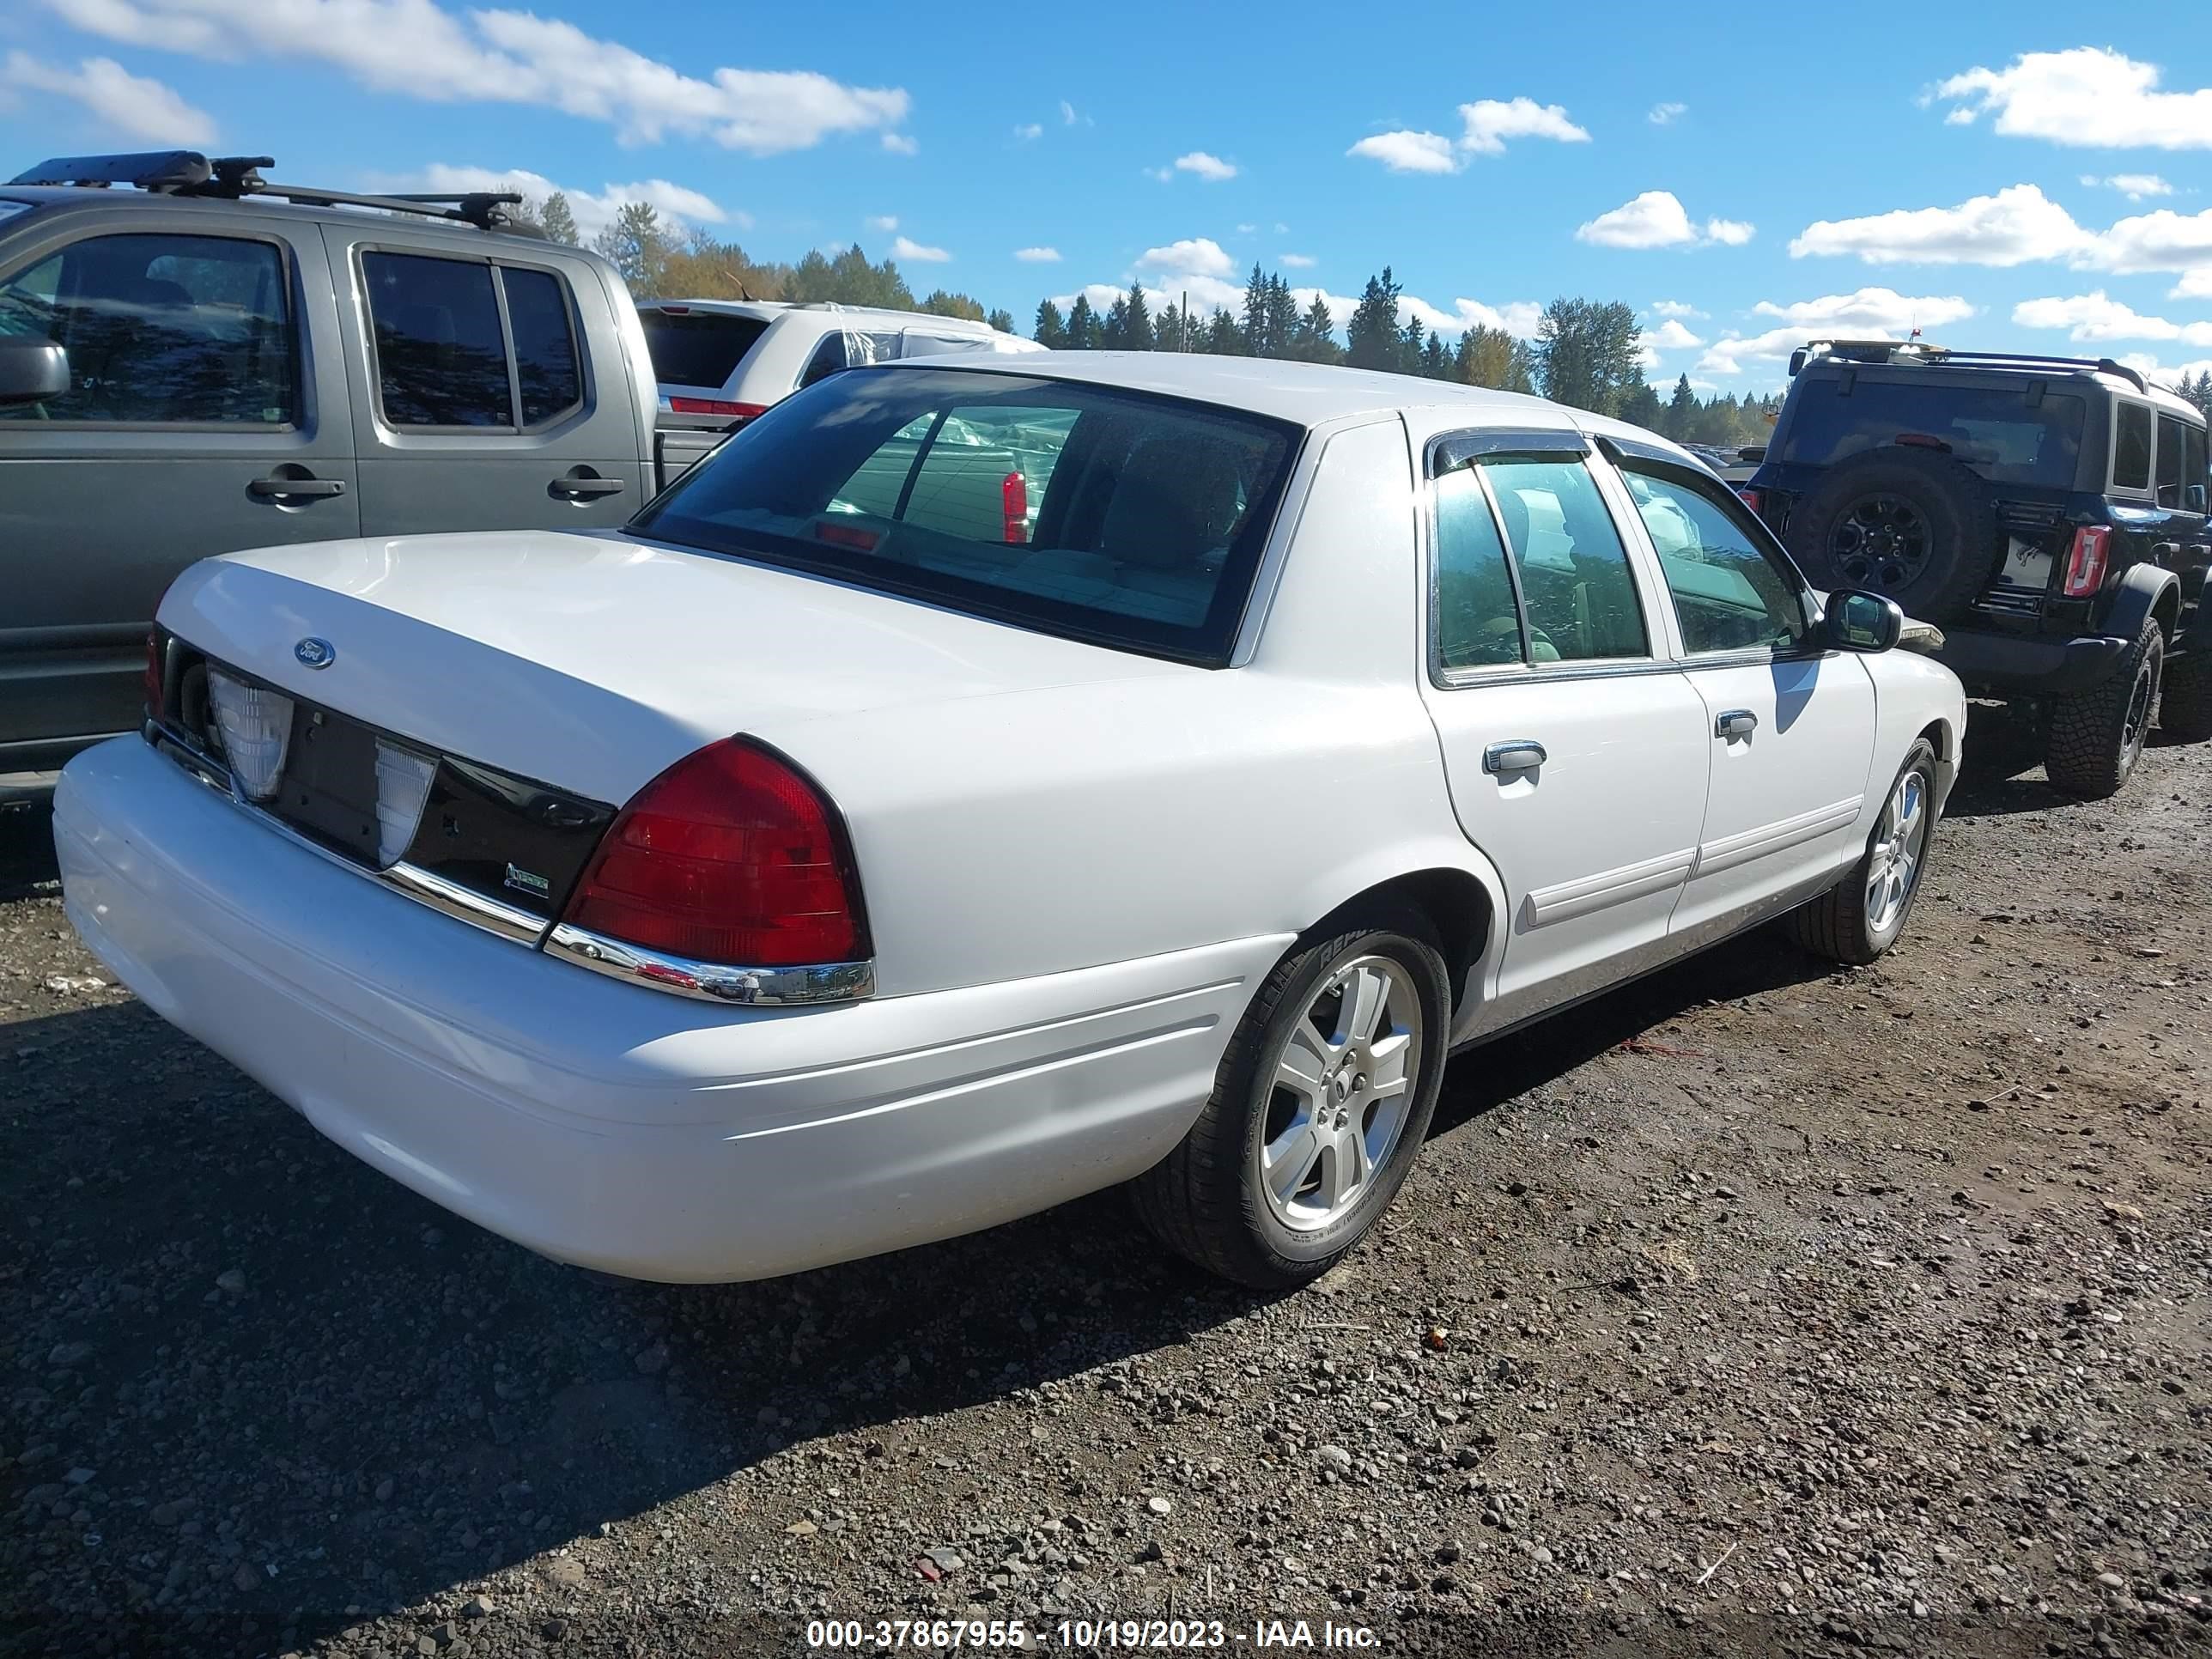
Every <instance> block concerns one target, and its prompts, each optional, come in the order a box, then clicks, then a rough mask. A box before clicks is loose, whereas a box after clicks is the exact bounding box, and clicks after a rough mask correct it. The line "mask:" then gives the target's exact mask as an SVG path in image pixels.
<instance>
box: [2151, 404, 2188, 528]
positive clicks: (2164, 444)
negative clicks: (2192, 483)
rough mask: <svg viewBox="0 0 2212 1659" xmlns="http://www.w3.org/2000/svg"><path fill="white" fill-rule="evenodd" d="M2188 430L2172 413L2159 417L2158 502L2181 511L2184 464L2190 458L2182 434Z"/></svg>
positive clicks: (2162, 505)
mask: <svg viewBox="0 0 2212 1659" xmlns="http://www.w3.org/2000/svg"><path fill="white" fill-rule="evenodd" d="M2186 430H2188V428H2186V427H2185V426H2184V425H2183V424H2182V423H2181V422H2180V421H2179V420H2178V419H2177V418H2175V417H2174V416H2171V415H2161V416H2159V417H2158V504H2159V505H2160V507H2171V508H2173V509H2174V510H2176V511H2179V509H2180V507H2181V483H2182V477H2181V475H2182V470H2183V464H2184V463H2185V461H2186V460H2187V459H2188V453H2187V446H2186V444H2185V441H2183V438H2182V434H2183V433H2184V432H2185V431H2186Z"/></svg>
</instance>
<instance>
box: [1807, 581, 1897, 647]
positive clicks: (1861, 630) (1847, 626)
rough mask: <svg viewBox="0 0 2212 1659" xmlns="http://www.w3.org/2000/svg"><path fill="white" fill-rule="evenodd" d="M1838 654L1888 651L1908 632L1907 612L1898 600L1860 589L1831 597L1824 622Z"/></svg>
mask: <svg viewBox="0 0 2212 1659" xmlns="http://www.w3.org/2000/svg"><path fill="white" fill-rule="evenodd" d="M1823 626H1824V627H1825V629H1826V633H1827V636H1828V646H1829V648H1830V649H1831V650H1835V651H1887V650H1890V649H1891V648H1892V647H1894V646H1895V645H1896V644H1897V641H1899V638H1901V637H1902V636H1903V635H1904V633H1905V612H1904V611H1901V610H1899V608H1898V604H1897V601H1896V600H1895V599H1884V598H1882V596H1881V594H1879V593H1869V592H1864V591H1863V590H1862V589H1858V588H1847V589H1845V590H1844V591H1843V592H1837V593H1831V594H1830V595H1828V611H1827V617H1826V622H1825V623H1824V624H1823Z"/></svg>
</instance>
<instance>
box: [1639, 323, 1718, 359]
mask: <svg viewBox="0 0 2212 1659" xmlns="http://www.w3.org/2000/svg"><path fill="white" fill-rule="evenodd" d="M1644 339H1645V340H1647V341H1648V342H1650V344H1652V345H1653V346H1655V347H1656V348H1657V349H1659V350H1662V351H1683V350H1686V349H1688V348H1690V347H1691V346H1701V345H1703V344H1705V337H1704V336H1702V335H1698V334H1692V333H1691V332H1690V331H1689V330H1688V329H1687V328H1686V327H1684V326H1683V325H1682V323H1681V321H1680V319H1678V318H1674V317H1669V318H1668V319H1667V320H1666V321H1665V322H1663V323H1662V324H1660V325H1659V326H1658V327H1656V328H1655V329H1651V330H1650V331H1647V332H1646V333H1645V335H1644Z"/></svg>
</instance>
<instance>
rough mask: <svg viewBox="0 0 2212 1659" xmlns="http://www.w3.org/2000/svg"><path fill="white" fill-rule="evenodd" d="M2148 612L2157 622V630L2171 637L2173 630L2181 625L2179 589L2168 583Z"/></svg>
mask: <svg viewBox="0 0 2212 1659" xmlns="http://www.w3.org/2000/svg"><path fill="white" fill-rule="evenodd" d="M2150 614H2151V616H2152V617H2154V619H2156V621H2157V623H2158V631H2159V632H2160V633H2161V634H2163V635H2166V638H2167V639H2168V640H2171V639H2172V638H2173V630H2174V629H2177V628H2179V626H2180V625H2181V589H2180V588H2179V586H2174V585H2172V584H2171V583H2169V584H2168V585H2167V586H2166V591H2165V592H2162V593H2160V595H2159V596H2158V601H2157V603H2156V604H2154V605H2152V606H2151V608H2150Z"/></svg>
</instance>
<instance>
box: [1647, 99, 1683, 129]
mask: <svg viewBox="0 0 2212 1659" xmlns="http://www.w3.org/2000/svg"><path fill="white" fill-rule="evenodd" d="M1689 112H1690V106H1688V105H1687V104H1654V105H1652V106H1651V113H1650V114H1649V115H1647V116H1645V117H1644V119H1645V120H1647V121H1649V122H1650V123H1651V125H1653V126H1655V127H1663V126H1670V125H1673V124H1674V122H1676V121H1679V120H1680V119H1681V118H1682V117H1684V116H1685V115H1687V114H1688V113H1689Z"/></svg>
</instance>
